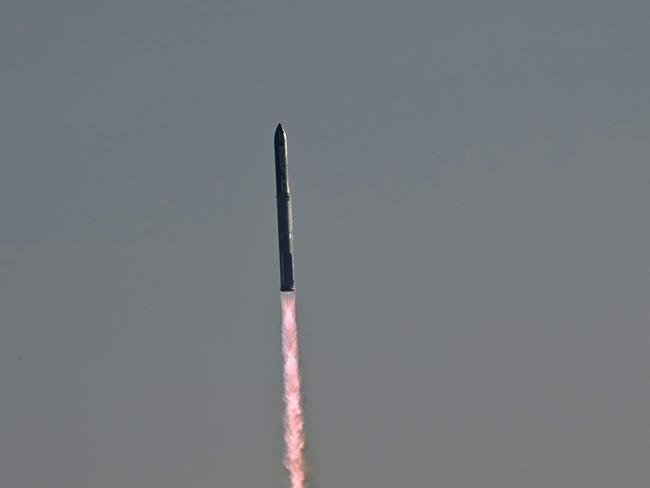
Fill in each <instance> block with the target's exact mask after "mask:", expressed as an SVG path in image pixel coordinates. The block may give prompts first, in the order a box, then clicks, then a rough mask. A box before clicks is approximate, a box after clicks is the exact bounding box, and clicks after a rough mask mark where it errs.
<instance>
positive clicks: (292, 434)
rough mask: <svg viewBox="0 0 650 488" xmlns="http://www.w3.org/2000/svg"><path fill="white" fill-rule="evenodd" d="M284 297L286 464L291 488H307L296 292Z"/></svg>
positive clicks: (283, 340)
mask: <svg viewBox="0 0 650 488" xmlns="http://www.w3.org/2000/svg"><path fill="white" fill-rule="evenodd" d="M281 296H282V356H283V358H284V403H285V410H284V442H285V447H286V451H285V456H284V465H285V466H286V468H287V470H288V471H289V481H290V486H291V488H303V487H304V483H305V464H304V459H303V449H304V447H305V439H304V433H303V427H304V422H303V416H302V405H301V399H300V370H299V369H298V330H297V324H296V294H295V292H293V291H286V292H282V293H281Z"/></svg>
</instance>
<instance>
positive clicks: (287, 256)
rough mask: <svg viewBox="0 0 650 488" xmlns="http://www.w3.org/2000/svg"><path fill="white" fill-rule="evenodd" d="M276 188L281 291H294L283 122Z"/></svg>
mask: <svg viewBox="0 0 650 488" xmlns="http://www.w3.org/2000/svg"><path fill="white" fill-rule="evenodd" d="M273 143H274V144H273V145H274V147H275V189H276V197H277V209H278V245H279V250H280V291H294V290H295V285H294V281H293V222H292V217H291V192H290V191H289V168H288V164H287V136H286V134H285V132H284V129H283V128H282V125H281V124H278V127H277V128H276V129H275V137H274V141H273Z"/></svg>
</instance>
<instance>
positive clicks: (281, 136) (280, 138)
mask: <svg viewBox="0 0 650 488" xmlns="http://www.w3.org/2000/svg"><path fill="white" fill-rule="evenodd" d="M286 137H287V136H286V135H285V133H284V129H283V128H282V124H278V126H277V128H276V129H275V143H276V144H282V145H284V142H285V140H286Z"/></svg>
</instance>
